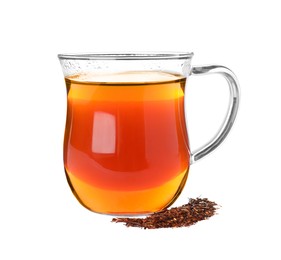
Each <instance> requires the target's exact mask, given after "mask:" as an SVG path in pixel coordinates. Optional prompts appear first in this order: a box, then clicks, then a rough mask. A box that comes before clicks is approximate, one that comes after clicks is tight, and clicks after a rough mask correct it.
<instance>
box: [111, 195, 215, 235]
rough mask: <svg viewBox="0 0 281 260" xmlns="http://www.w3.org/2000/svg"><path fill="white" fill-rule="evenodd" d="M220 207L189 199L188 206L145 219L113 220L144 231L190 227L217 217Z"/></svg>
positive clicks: (165, 210) (167, 210) (198, 199)
mask: <svg viewBox="0 0 281 260" xmlns="http://www.w3.org/2000/svg"><path fill="white" fill-rule="evenodd" d="M217 208H218V205H217V204H216V203H215V202H212V201H209V200H208V199H206V198H196V199H189V202H188V204H185V205H182V206H180V207H175V208H171V209H164V210H162V211H159V212H156V213H153V214H151V215H149V216H147V217H145V218H113V219H112V222H116V223H119V222H123V223H125V225H126V226H127V227H139V228H144V229H156V228H176V227H188V226H191V225H194V224H195V223H197V222H198V221H201V220H205V219H208V218H210V217H212V216H213V215H215V213H216V210H217Z"/></svg>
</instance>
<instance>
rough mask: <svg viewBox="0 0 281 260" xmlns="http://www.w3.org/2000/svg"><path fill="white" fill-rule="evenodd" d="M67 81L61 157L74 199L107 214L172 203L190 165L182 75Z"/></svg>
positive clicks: (150, 210)
mask: <svg viewBox="0 0 281 260" xmlns="http://www.w3.org/2000/svg"><path fill="white" fill-rule="evenodd" d="M66 82H67V87H68V115H67V123H66V132H65V147H64V161H65V169H66V173H67V176H68V180H69V182H70V185H71V187H72V190H73V192H74V194H75V195H76V197H77V198H78V200H79V201H80V202H81V203H82V204H83V205H84V206H86V207H87V208H89V209H91V210H93V211H96V212H101V213H112V214H118V213H120V214H139V213H147V212H154V211H158V210H161V209H162V208H164V207H166V206H168V205H169V204H171V203H172V202H173V201H174V200H175V199H176V197H177V196H178V195H179V193H180V191H181V189H182V187H183V185H184V183H185V180H186V177H187V172H188V167H189V157H190V154H189V147H188V138H187V132H186V125H185V119H184V118H185V117H184V104H183V103H184V100H183V98H184V96H183V93H184V92H183V90H184V84H185V79H183V78H181V79H176V80H173V81H171V80H169V81H160V82H158V83H155V82H153V83H140V82H134V83H128V82H125V83H124V82H123V83H122V82H115V83H109V82H106V83H93V82H79V81H77V80H75V79H66Z"/></svg>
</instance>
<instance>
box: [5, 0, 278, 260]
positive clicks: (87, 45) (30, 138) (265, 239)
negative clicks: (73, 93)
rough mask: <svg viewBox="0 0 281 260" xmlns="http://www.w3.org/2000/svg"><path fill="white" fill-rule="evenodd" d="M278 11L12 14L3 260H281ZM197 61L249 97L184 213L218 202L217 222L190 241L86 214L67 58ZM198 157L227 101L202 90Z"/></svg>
mask: <svg viewBox="0 0 281 260" xmlns="http://www.w3.org/2000/svg"><path fill="white" fill-rule="evenodd" d="M278 3H279V1H273V0H267V1H259V0H255V1H251V0H249V1H217V0H216V1H186V0H184V1H180V0H173V1H153V0H142V1H138V2H137V1H129V0H126V1H124V0H118V1H107V0H103V1H95V0H89V1H86V0H80V1H71V0H68V1H66V0H65V1H35V0H25V1H19V0H14V1H12V0H11V1H2V2H1V6H0V7H1V8H0V27H1V31H0V33H1V36H0V37H1V40H0V76H1V80H0V88H1V92H0V124H1V127H0V165H1V171H0V206H1V208H0V213H1V214H0V259H164V257H165V259H169V258H170V259H255V258H257V257H259V259H281V252H280V249H278V246H280V232H281V228H280V217H281V216H280V210H279V208H280V195H281V192H280V174H281V167H280V157H281V154H280V146H281V138H280V134H281V126H280V125H281V124H280V120H281V116H280V114H281V112H280V111H281V103H280V98H281V81H280V71H281V65H280V58H281V54H280V46H281V40H280V25H281V16H280V6H278ZM87 51H90V52H93V51H95V52H96V51H107V52H110V51H193V52H194V53H195V56H194V58H193V64H194V65H197V64H213V63H215V64H222V65H225V66H228V67H229V68H231V69H232V70H233V71H234V72H235V74H236V75H237V77H238V79H239V82H240V85H241V92H242V94H241V106H240V109H239V114H238V117H237V121H236V122H235V125H234V128H233V129H232V131H231V133H230V135H229V137H228V138H227V139H226V141H225V142H224V143H223V144H222V146H221V147H220V148H219V149H218V150H216V151H215V152H214V153H212V154H211V155H210V156H208V157H206V158H205V159H203V160H202V161H199V162H198V163H196V164H194V165H192V166H191V170H190V175H189V179H188V181H187V185H186V187H185V189H184V192H183V194H182V195H181V197H180V198H179V200H178V201H177V202H176V205H180V204H182V203H186V202H187V200H188V198H189V197H197V196H201V197H207V198H209V199H210V200H213V201H216V202H217V203H218V204H220V205H221V206H222V208H221V209H220V210H219V212H218V213H219V214H218V215H216V216H214V217H212V218H211V219H209V220H207V221H202V222H200V223H198V224H196V225H195V226H192V227H190V228H180V229H161V230H142V229H136V228H126V227H125V226H123V225H122V224H115V223H111V217H108V216H102V215H98V214H95V213H92V212H90V211H88V210H86V209H84V208H83V207H82V206H80V204H79V203H78V202H77V201H76V199H75V198H74V196H73V195H72V194H71V191H70V189H69V187H68V185H67V182H66V179H65V176H64V171H63V163H62V141H63V132H64V123H65V112H66V91H65V85H64V80H63V75H62V72H61V68H60V65H59V61H58V59H57V54H58V53H67V52H87ZM187 95H188V96H187V102H188V104H187V108H188V109H187V110H188V111H187V116H188V125H189V131H190V139H191V147H192V149H194V148H196V147H198V146H200V145H203V144H204V142H206V141H207V140H208V139H210V138H211V137H212V136H213V135H214V134H215V132H216V131H217V129H218V127H219V125H220V123H221V121H222V118H223V116H224V114H225V111H226V107H227V102H228V92H227V86H226V83H225V81H224V80H223V79H220V78H219V76H210V77H208V78H207V77H205V78H199V77H191V78H190V81H189V83H188V88H187Z"/></svg>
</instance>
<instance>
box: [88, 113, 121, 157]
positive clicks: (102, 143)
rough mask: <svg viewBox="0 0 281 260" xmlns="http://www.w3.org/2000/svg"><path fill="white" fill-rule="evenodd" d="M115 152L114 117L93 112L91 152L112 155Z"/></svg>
mask: <svg viewBox="0 0 281 260" xmlns="http://www.w3.org/2000/svg"><path fill="white" fill-rule="evenodd" d="M115 150H116V121H115V117H114V115H111V114H109V113H105V112H95V113H94V120H93V137H92V151H93V152H94V153H100V154H112V153H115Z"/></svg>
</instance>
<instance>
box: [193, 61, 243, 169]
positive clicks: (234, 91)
mask: <svg viewBox="0 0 281 260" xmlns="http://www.w3.org/2000/svg"><path fill="white" fill-rule="evenodd" d="M208 74H220V75H222V76H223V77H224V78H225V79H226V81H227V83H228V86H229V90H230V102H229V108H228V111H227V115H226V117H225V120H224V122H223V124H222V126H221V128H220V129H219V131H218V133H217V134H216V135H215V136H214V137H213V138H212V139H211V141H209V142H208V143H207V144H206V145H204V146H203V147H202V148H200V149H198V150H195V151H194V152H191V158H190V164H192V163H194V162H196V161H198V160H199V159H201V158H203V157H204V156H206V155H207V154H209V153H210V152H212V151H213V150H215V149H216V148H217V147H218V146H219V145H220V144H221V143H222V141H223V140H224V139H225V138H226V136H227V135H228V133H229V131H230V129H231V127H232V125H233V123H234V120H235V117H236V114H237V111H238V106H239V83H238V80H237V78H236V76H235V75H234V73H233V72H232V71H231V70H230V69H228V68H226V67H223V66H216V65H208V66H195V67H193V68H192V70H191V75H208Z"/></svg>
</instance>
